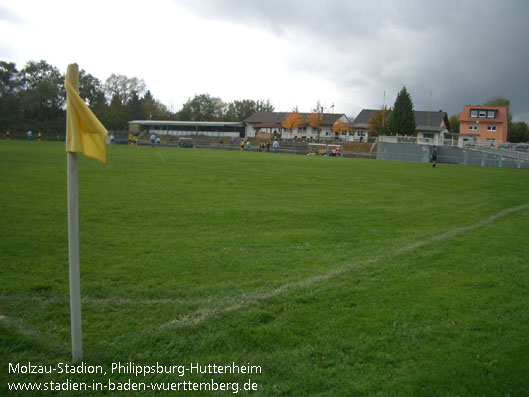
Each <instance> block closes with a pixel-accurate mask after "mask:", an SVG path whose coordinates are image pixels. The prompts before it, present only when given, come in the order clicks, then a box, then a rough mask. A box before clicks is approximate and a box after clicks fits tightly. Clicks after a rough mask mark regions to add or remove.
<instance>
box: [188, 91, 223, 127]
mask: <svg viewBox="0 0 529 397" xmlns="http://www.w3.org/2000/svg"><path fill="white" fill-rule="evenodd" d="M225 108H226V104H225V103H224V102H222V99H220V98H218V97H212V96H210V95H209V94H201V95H195V97H194V98H192V99H189V100H188V101H187V102H186V103H184V105H183V106H182V109H181V110H180V112H179V113H178V119H179V120H184V121H219V120H222V119H223V116H224V113H225Z"/></svg>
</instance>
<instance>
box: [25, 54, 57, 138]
mask: <svg viewBox="0 0 529 397" xmlns="http://www.w3.org/2000/svg"><path fill="white" fill-rule="evenodd" d="M20 74H21V81H22V87H21V90H20V92H19V94H18V95H19V96H18V99H19V106H20V107H21V109H22V114H23V116H22V118H23V120H22V122H21V124H20V126H21V127H23V129H31V130H34V131H42V132H43V133H45V134H46V133H53V134H56V133H61V134H62V133H64V130H65V125H66V116H65V111H64V107H65V104H66V92H65V90H64V75H63V74H61V73H60V71H59V69H57V68H56V67H55V66H52V65H50V64H48V63H47V62H46V61H39V62H35V61H30V62H28V63H27V64H26V66H25V67H24V68H23V69H22V70H21V71H20Z"/></svg>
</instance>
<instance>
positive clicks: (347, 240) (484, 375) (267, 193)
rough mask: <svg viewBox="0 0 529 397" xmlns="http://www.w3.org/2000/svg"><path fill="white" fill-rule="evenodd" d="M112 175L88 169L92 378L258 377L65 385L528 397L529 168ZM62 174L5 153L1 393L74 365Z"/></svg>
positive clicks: (240, 162) (17, 152)
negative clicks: (190, 384)
mask: <svg viewBox="0 0 529 397" xmlns="http://www.w3.org/2000/svg"><path fill="white" fill-rule="evenodd" d="M107 159H108V164H107V165H106V166H104V165H101V164H99V163H97V162H95V161H93V160H87V159H85V158H83V157H82V156H80V159H79V170H80V171H79V180H80V182H79V191H80V193H79V194H80V203H79V206H80V215H79V217H80V251H81V252H80V258H81V293H82V299H83V304H82V316H83V338H84V339H83V343H84V360H85V362H87V363H90V364H92V365H102V366H104V367H105V368H110V365H111V363H113V362H118V361H121V362H129V361H133V362H135V363H136V364H145V365H153V364H155V363H156V362H160V363H164V364H172V365H177V364H184V365H189V363H197V362H198V363H200V364H202V365H207V364H210V363H211V364H213V363H215V364H221V365H228V364H231V363H232V362H235V363H236V364H238V365H245V364H247V363H250V364H252V365H259V366H261V367H262V373H261V374H252V375H243V374H227V375H219V374H216V375H210V374H204V375H195V374H186V376H185V377H179V376H177V375H151V376H146V377H143V376H141V377H137V378H136V377H134V376H131V375H123V374H122V375H117V374H114V375H111V376H110V375H109V376H94V375H73V376H72V375H70V376H69V377H70V379H71V380H74V381H81V382H83V381H84V382H89V383H90V382H91V381H92V380H96V381H98V382H103V383H104V382H107V381H108V378H109V377H110V378H112V380H113V381H120V382H125V381H127V380H128V379H129V378H131V379H132V380H133V381H138V382H151V381H165V382H182V381H183V380H185V381H198V382H208V381H210V380H211V379H212V378H214V379H215V381H218V382H220V381H225V382H239V383H240V385H242V384H243V383H244V382H245V381H247V380H248V379H249V378H251V380H252V381H253V382H256V383H257V384H258V391H257V392H254V393H250V394H253V395H263V396H270V395H292V396H300V395H325V396H327V395H329V396H330V395H333V396H336V395H344V396H345V395H347V396H349V395H403V396H409V395H428V396H429V395H443V396H444V395H464V396H467V395H502V396H503V395H516V396H519V395H527V394H529V359H528V357H529V312H528V311H527V305H528V303H529V292H528V291H529V261H528V260H527V258H528V257H529V245H528V236H529V207H521V208H518V209H517V210H515V211H512V212H509V213H502V211H504V210H507V209H512V208H517V207H519V206H524V205H526V204H528V203H529V173H528V172H527V171H526V170H510V169H497V168H478V167H462V166H449V165H442V164H439V165H438V167H437V168H436V169H432V167H431V166H430V165H429V164H416V163H400V162H385V161H373V160H353V159H339V158H338V159H337V158H319V157H307V156H294V155H274V154H271V153H247V152H229V151H213V150H198V149H193V150H191V149H174V148H154V149H152V148H150V147H126V146H110V147H108V153H107ZM65 165H66V155H65V153H64V144H61V143H52V142H41V143H38V142H30V143H28V142H17V141H1V142H0V183H1V192H2V196H1V200H2V207H1V208H2V216H1V217H0V231H1V236H0V280H1V282H0V316H2V317H0V387H1V389H0V395H4V394H6V393H7V394H9V393H12V394H13V395H22V394H21V393H20V392H19V393H18V394H17V393H14V392H9V391H8V389H7V382H24V381H41V382H47V381H49V380H51V379H52V380H54V381H61V382H62V381H65V379H66V378H67V376H65V375H58V374H54V375H27V374H9V373H8V363H17V362H19V363H27V362H28V361H31V362H32V363H34V364H40V365H55V364H56V363H58V362H69V360H70V357H71V353H70V322H69V321H70V319H69V297H68V247H67V219H66V167H65ZM500 213H501V214H502V216H500V217H497V218H494V215H496V214H500ZM491 217H492V218H491ZM446 232H448V234H443V233H446ZM450 232H453V233H450ZM436 236H441V238H436ZM197 393H198V394H197ZM71 394H72V392H68V393H66V392H65V393H64V395H71ZM84 394H90V393H84ZM93 394H95V395H98V394H100V393H93ZM129 394H130V393H123V395H129ZM184 394H185V393H184ZM189 394H191V395H203V394H204V393H199V392H194V393H189ZM214 394H220V395H222V394H224V395H233V393H232V392H225V393H220V392H217V393H214ZM239 394H244V392H242V391H241V392H240V393H239Z"/></svg>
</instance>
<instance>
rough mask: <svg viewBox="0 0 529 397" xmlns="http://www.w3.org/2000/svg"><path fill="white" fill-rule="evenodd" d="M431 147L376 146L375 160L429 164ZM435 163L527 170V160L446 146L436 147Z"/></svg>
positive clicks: (410, 145)
mask: <svg viewBox="0 0 529 397" xmlns="http://www.w3.org/2000/svg"><path fill="white" fill-rule="evenodd" d="M432 149H433V147H432V146H428V145H415V144H407V143H386V142H379V143H378V144H377V160H398V161H412V162H420V163H428V162H430V157H431V153H432ZM437 162H438V163H444V164H462V165H473V166H477V167H501V168H524V169H529V160H520V159H513V158H509V157H507V156H502V155H501V154H494V153H484V152H481V151H477V150H471V149H460V148H455V147H448V146H438V147H437Z"/></svg>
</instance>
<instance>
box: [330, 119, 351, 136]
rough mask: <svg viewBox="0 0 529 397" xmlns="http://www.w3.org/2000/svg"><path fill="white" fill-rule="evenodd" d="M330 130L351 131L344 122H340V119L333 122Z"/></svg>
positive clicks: (338, 131) (337, 131)
mask: <svg viewBox="0 0 529 397" xmlns="http://www.w3.org/2000/svg"><path fill="white" fill-rule="evenodd" d="M332 130H333V132H335V133H340V132H350V131H351V129H350V128H349V127H348V126H347V125H346V124H345V123H342V122H341V121H337V122H336V123H334V125H333V126H332Z"/></svg>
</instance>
